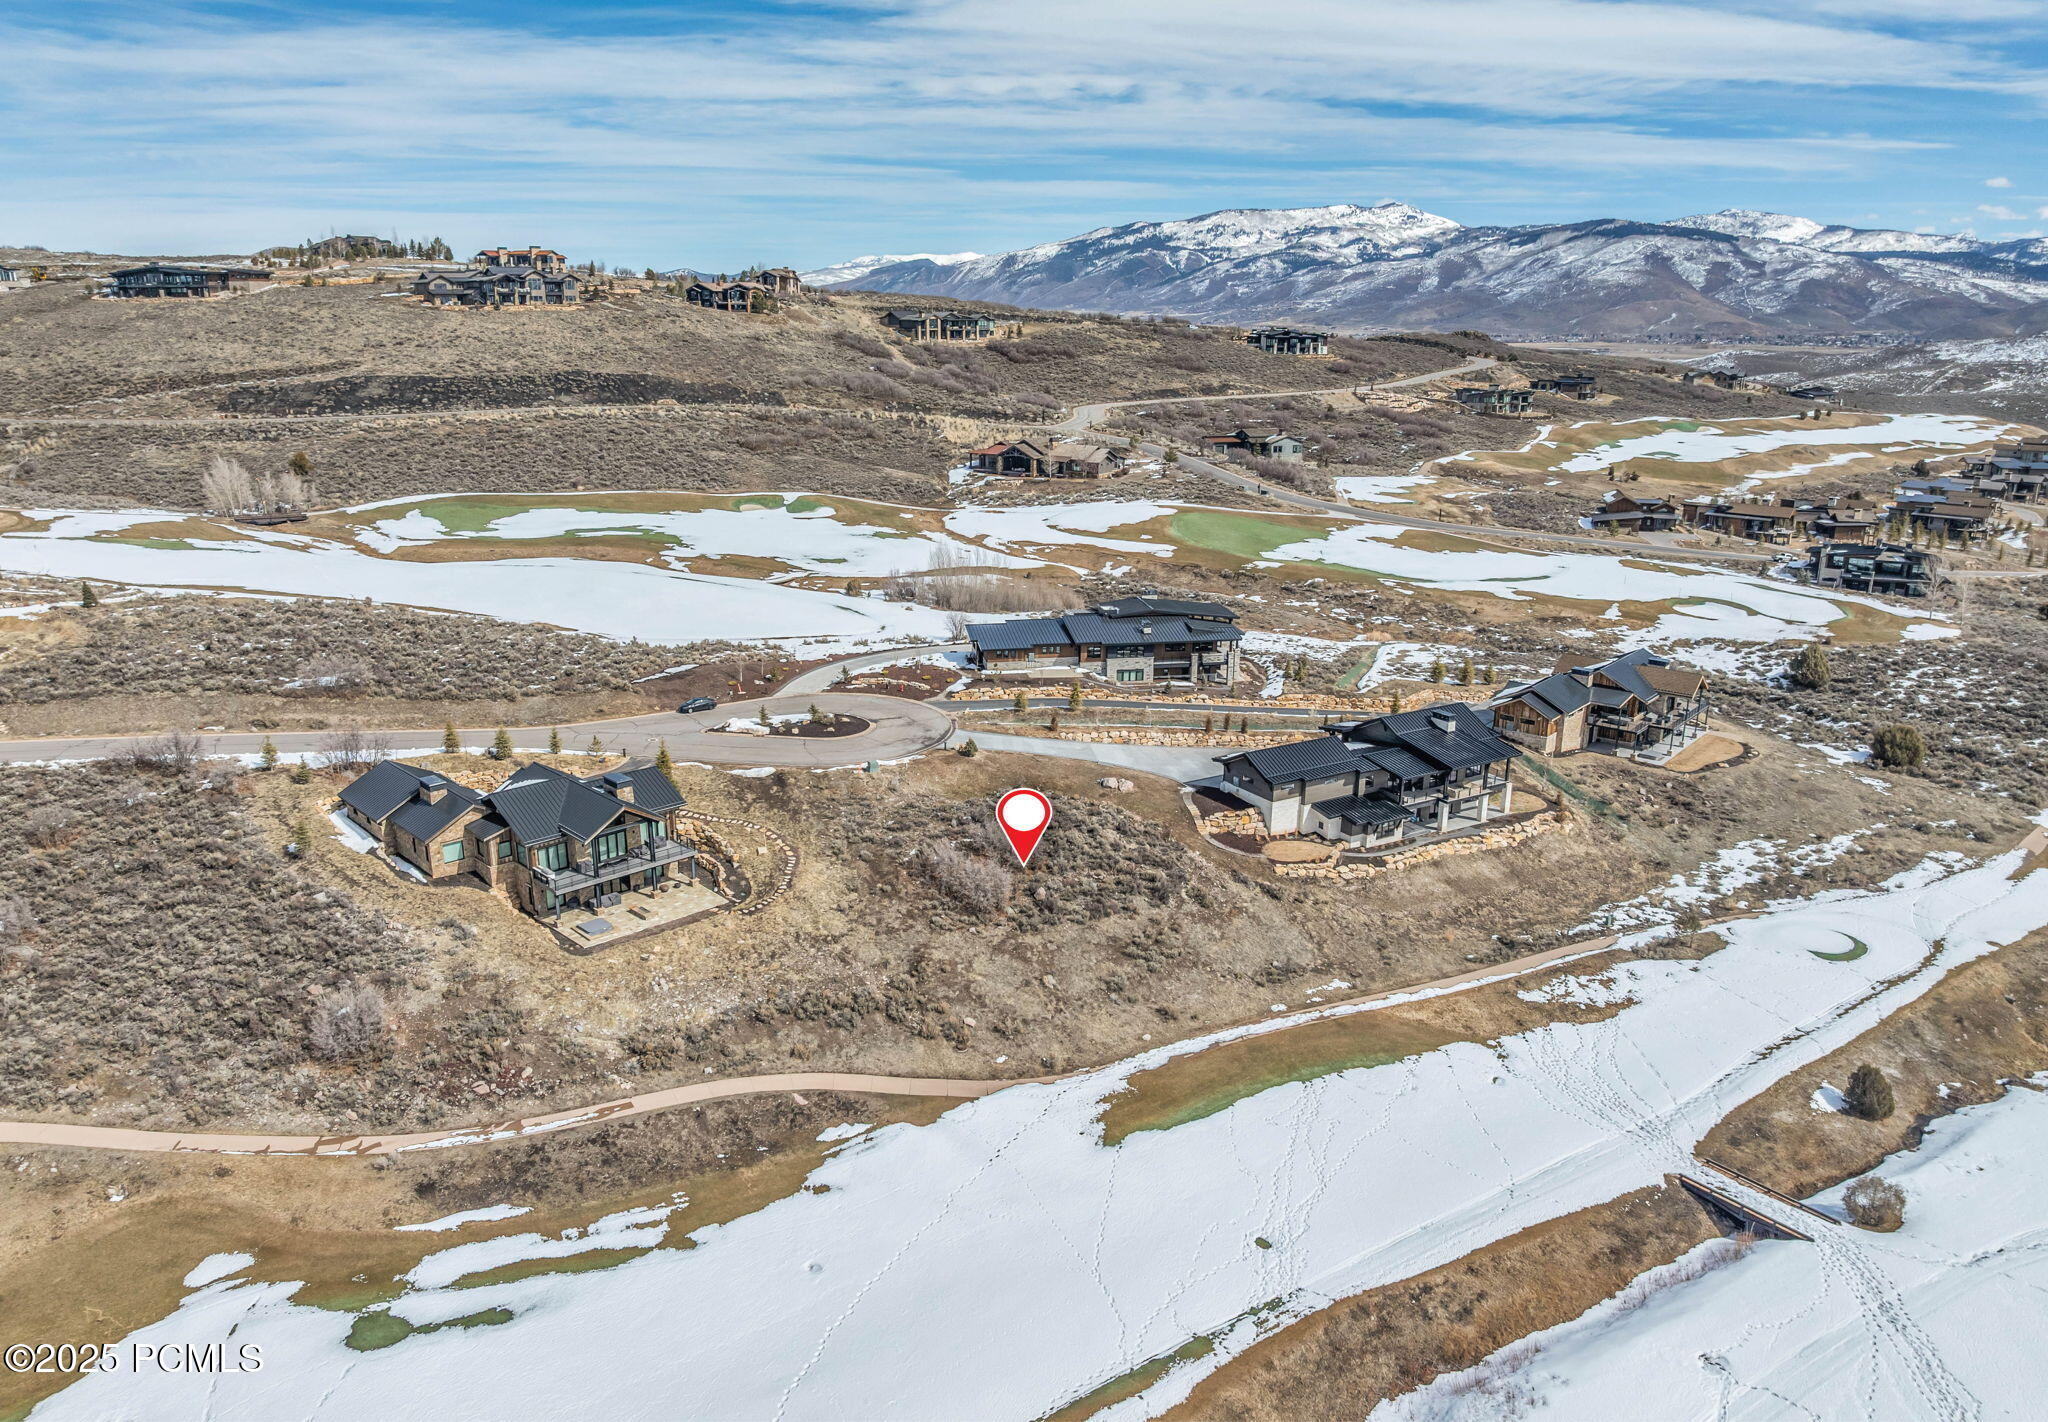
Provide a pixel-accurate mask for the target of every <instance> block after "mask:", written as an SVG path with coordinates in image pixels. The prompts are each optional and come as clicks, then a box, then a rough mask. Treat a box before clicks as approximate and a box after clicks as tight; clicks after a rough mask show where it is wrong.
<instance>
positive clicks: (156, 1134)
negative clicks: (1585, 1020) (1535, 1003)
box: [0, 936, 1615, 1156]
mask: <svg viewBox="0 0 2048 1422" xmlns="http://www.w3.org/2000/svg"><path fill="white" fill-rule="evenodd" d="M1614 942H1615V939H1614V938H1613V937H1612V936H1609V937H1606V938H1599V939H1594V940H1591V941H1589V942H1584V943H1568V944H1565V945H1563V946H1561V947H1557V948H1548V949H1545V950H1544V951H1543V952H1541V953H1531V954H1529V955H1527V956H1526V957H1521V958H1516V959H1514V960H1512V961H1511V962H1506V963H1496V964H1494V965H1492V966H1490V967H1484V968H1472V969H1469V970H1468V971H1466V972H1462V973H1455V974H1452V975H1451V976H1449V977H1444V978H1435V979H1432V980H1431V981H1429V982H1425V983H1416V984H1413V985H1411V986H1407V987H1399V988H1389V989H1387V990H1385V991H1383V992H1375V993H1367V994H1365V995H1363V996H1360V997H1355V998H1348V999H1340V1000H1337V1001H1332V1002H1325V1003H1320V1004H1318V1005H1316V1006H1315V1007H1311V1008H1303V1009H1301V1010H1300V1011H1299V1012H1296V1013H1293V1014H1289V1015H1288V1016H1287V1017H1275V1018H1263V1019H1260V1020H1261V1021H1267V1022H1284V1021H1288V1020H1290V1019H1291V1018H1301V1019H1307V1018H1310V1017H1314V1016H1318V1015H1321V1014H1324V1013H1327V1012H1329V1011H1330V1009H1332V1008H1334V1007H1356V1006H1364V1005H1366V1004H1369V1003H1375V1002H1383V1001H1386V1000H1388V999H1390V998H1396V997H1405V996H1408V995H1410V994H1413V993H1417V992H1426V991H1432V990H1448V989H1459V988H1466V987H1472V986H1476V985H1478V984H1481V983H1487V982H1494V981H1498V980H1500V979H1504V978H1514V977H1519V976H1521V975H1523V974H1525V973H1531V972H1535V971H1537V970H1538V969H1541V968H1545V967H1549V966H1550V965H1552V964H1554V963H1559V962H1563V961H1565V960H1567V959H1571V958H1579V957H1585V956H1588V955H1590V954H1593V953H1598V952H1602V951H1604V950H1606V949H1608V948H1611V947H1613V946H1614ZM1093 1070H1097V1068H1094V1067H1086V1068H1083V1069H1082V1070H1081V1071H1077V1072H1073V1073H1070V1075H1073V1076H1079V1075H1083V1074H1085V1073H1086V1072H1088V1071H1093ZM1064 1079H1065V1078H1063V1077H1017V1078H1012V1079H1010V1080H1006V1081H968V1080H962V1079H958V1078H951V1077H920V1076H870V1075H864V1074H861V1073H856V1072H829V1071H803V1072H776V1073H771V1074H769V1075H766V1076H742V1077H733V1078H730V1079H728V1080H725V1081H701V1082H691V1083H690V1084H689V1085H687V1086H672V1087H669V1088H667V1089H666V1090H662V1091H648V1092H642V1093H641V1094H639V1095H636V1096H621V1097H617V1098H615V1099H613V1100H610V1101H604V1102H600V1103H599V1104H597V1105H595V1106H582V1107H576V1108H573V1109H571V1110H567V1111H553V1112H548V1113H546V1114H544V1115H536V1116H514V1117H511V1118H509V1119H506V1120H501V1121H489V1122H485V1123H483V1124H481V1125H475V1126H457V1127H452V1128H450V1129H447V1130H439V1131H408V1132H388V1133H384V1132H365V1133H360V1134H355V1135H331V1136H293V1135H241V1134H235V1133H230V1132H220V1131H145V1130H135V1129H131V1128H129V1127H126V1126H74V1125H65V1124H58V1123H55V1122H47V1121H0V1145H47V1146H72V1147H78V1148H81V1149H86V1150H139V1151H156V1152H170V1151H188V1152H198V1153H202V1154H213V1155H302V1156H364V1155H392V1154H395V1153H397V1152H399V1151H406V1150H425V1149H430V1148H433V1147H439V1146H460V1145H483V1144H490V1143H494V1142H498V1141H509V1140H518V1139H520V1138H521V1137H525V1136H531V1135H537V1134H540V1133H542V1132H546V1131H558V1130H563V1129H566V1128H569V1127H574V1126H588V1125H595V1124H596V1123H598V1122H600V1121H616V1120H621V1119H623V1118H625V1117H628V1116H644V1115H646V1114H647V1113H649V1112H651V1111H667V1110H672V1109H673V1108H675V1107H677V1106H690V1105H695V1104H697V1103H699V1102H704V1101H721V1100H725V1099H727V1098H729V1097H734V1096H760V1095H764V1094H770V1093H775V1092H788V1091H846V1092H854V1093H857V1094H868V1095H875V1096H936V1097H944V1098H950V1099H957V1100H963V1101H966V1100H972V1099H974V1098H976V1097H979V1096H987V1095H990V1094H992V1093H994V1092H997V1091H1001V1090H1003V1089H1004V1088H1006V1087H1011V1086H1023V1085H1029V1084H1033V1083H1045V1082H1049V1081H1060V1080H1064Z"/></svg>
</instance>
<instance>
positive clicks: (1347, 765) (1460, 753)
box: [1216, 701, 1522, 849]
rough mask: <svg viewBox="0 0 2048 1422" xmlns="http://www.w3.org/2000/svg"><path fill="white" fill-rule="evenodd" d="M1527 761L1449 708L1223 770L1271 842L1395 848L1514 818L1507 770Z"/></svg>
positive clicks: (1283, 749) (1351, 726) (1267, 751)
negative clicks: (1316, 840) (1299, 839)
mask: <svg viewBox="0 0 2048 1422" xmlns="http://www.w3.org/2000/svg"><path fill="white" fill-rule="evenodd" d="M1521 754H1522V753H1521V752H1520V751H1518V750H1516V749H1515V748H1514V747H1513V746H1512V745H1510V744H1508V742H1507V741H1506V740H1504V739H1502V738H1501V737H1500V736H1499V735H1498V734H1496V733H1495V731H1494V728H1493V727H1492V726H1491V725H1489V724H1488V723H1487V721H1486V718H1485V717H1484V716H1482V715H1480V714H1479V713H1478V712H1476V711H1474V710H1473V709H1472V708H1471V707H1470V706H1467V705H1465V704H1464V703H1463V702H1461V701H1446V702H1444V703H1442V704H1441V705H1437V706H1425V707H1422V708H1420V709H1418V710H1415V711H1397V712H1395V713H1394V714H1393V715H1391V716H1379V717H1375V718H1374V719H1372V720H1369V721H1351V722H1345V723H1341V724H1338V725H1334V726H1330V727H1328V728H1327V729H1326V730H1325V733H1324V734H1323V735H1320V736H1317V737H1315V738H1314V739H1312V740H1306V741H1291V742H1289V743H1287V744H1285V745H1277V746H1261V747H1259V748H1258V749H1256V750H1247V751H1236V752H1233V753H1232V754H1230V755H1219V756H1217V757H1216V762H1217V764H1219V765H1221V766H1222V767H1223V775H1222V783H1223V785H1224V786H1225V787H1226V788H1227V789H1228V790H1229V791H1230V793H1231V794H1233V795H1235V796H1237V797H1238V798H1239V799H1241V800H1243V801H1245V802H1246V803H1248V804H1250V805H1252V806H1253V807H1254V808H1256V809H1257V810H1258V812H1259V815H1260V817H1261V818H1262V819H1263V820H1264V822H1265V826H1266V829H1267V831H1268V832H1269V833H1272V834H1307V835H1316V836H1319V837H1321V838H1323V839H1327V840H1332V841H1335V842H1337V843H1340V844H1348V845H1351V846H1352V847H1354V848H1360V849H1386V848H1393V847H1396V846H1406V845H1409V844H1414V843H1419V842H1423V841H1427V840H1432V839H1438V838H1441V837H1443V836H1446V835H1452V834H1459V833H1462V832H1464V831H1466V830H1472V829H1477V828H1478V827H1479V826H1481V825H1483V824H1485V823H1486V822H1487V821H1488V820H1491V819H1496V818H1498V817H1499V816H1501V815H1504V814H1507V813H1509V811H1510V810H1511V809H1512V808H1513V803H1514V791H1513V790H1512V789H1511V788H1510V786H1509V783H1508V770H1509V767H1510V766H1511V765H1512V764H1513V762H1514V761H1516V760H1517V759H1519V758H1520V757H1521Z"/></svg>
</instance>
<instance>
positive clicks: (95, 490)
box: [0, 282, 1509, 505]
mask: <svg viewBox="0 0 2048 1422" xmlns="http://www.w3.org/2000/svg"><path fill="white" fill-rule="evenodd" d="M889 304H899V305H900V304H903V299H901V298H895V299H889V300H885V299H884V298H881V297H877V296H868V295H864V294H842V295H836V296H833V297H830V298H817V299H807V300H803V301H797V302H790V303H786V304H785V305H784V307H783V308H782V309H781V310H779V311H776V312H770V313H761V314H755V315H736V314H728V313H718V312H710V311H704V310H701V309H698V308H696V307H693V306H690V305H689V304H688V303H687V302H685V301H683V300H682V299H681V298H679V297H675V296H671V295H668V294H666V293H665V292H662V291H658V290H650V291H635V292H624V293H621V294H619V295H616V296H613V297H611V298H609V299H606V300H602V301H598V302H594V303H592V304H589V305H586V306H579V307H566V308H526V309H517V310H500V311H465V310H441V309H432V308H428V307H424V306H421V305H419V304H417V303H416V302H414V301H413V300H411V299H410V298H408V297H406V296H404V295H403V294H402V293H401V292H400V290H399V288H398V287H397V286H396V285H395V284H391V283H371V284H364V285H349V286H319V287H303V286H279V287H275V288H271V289H268V290H264V291H258V292H251V293H246V294H239V295H235V296H231V297H228V298H225V299H220V300H213V301H202V302H179V301H135V302H119V301H111V300H94V299H88V298H87V297H86V295H85V288H84V287H83V286H81V285H79V284H77V283H69V282H66V283H49V284H47V285H44V286H38V287H34V288H31V289H29V290H27V291H23V292H19V293H16V294H14V295H13V296H11V297H10V298H9V299H8V302H7V304H6V306H5V307H4V308H0V476H4V478H5V479H6V481H7V484H8V485H11V486H12V488H13V489H14V490H15V491H16V493H17V494H18V496H20V497H24V498H27V497H38V496H40V497H64V498H68V499H73V500H81V501H85V502H94V501H100V500H116V501H136V500H149V501H152V502H157V503H164V504H171V505H190V504H192V503H194V502H195V501H196V500H197V498H198V491H197V481H198V474H199V471H200V470H201V469H202V468H203V467H204V465H205V464H206V462H207V460H208V459H209V458H210V457H212V456H213V455H216V454H224V455H229V456H232V457H235V458H238V459H241V460H242V461H243V462H245V463H246V464H248V465H250V466H251V467H252V468H257V469H263V468H275V467H278V466H280V465H281V464H282V463H283V462H284V461H285V460H287V459H289V458H290V457H291V456H292V455H293V454H295V453H299V452H304V453H306V454H307V455H308V456H309V457H310V458H311V459H312V461H313V464H314V468H315V471H316V480H317V482H318V484H319V486H320V489H321V491H322V493H323V494H324V495H325V497H326V498H327V499H328V500H330V501H351V502H352V501H359V500H367V499H372V498H378V497H389V496H395V495H403V494H408V493H425V492H443V491H458V490H466V489H504V490H513V489H519V490H524V489H534V490H539V489H571V488H577V487H585V488H600V487H601V488H686V489H718V488H757V487H770V488H776V487H792V486H797V485H800V486H802V487H805V488H811V489H819V490H823V491H825V492H830V493H841V494H848V495H863V496H868V497H877V498H893V499H902V500H910V499H920V498H921V499H924V500H927V501H929V500H932V499H935V498H936V497H938V496H939V495H941V494H943V492H944V489H945V485H944V481H943V477H942V476H943V473H944V471H945V470H946V469H947V468H948V467H950V466H951V464H952V463H953V462H954V461H955V460H956V458H957V457H958V455H959V453H960V451H961V449H962V448H963V447H964V444H965V441H966V440H967V439H969V438H982V437H986V434H987V432H989V431H1003V430H1010V431H1021V430H1024V429H1028V428H1030V427H1031V426H1032V425H1034V424H1036V423H1040V422H1043V421H1045V420H1046V419H1048V418H1049V417H1053V416H1055V415H1056V414H1057V413H1058V412H1059V411H1061V410H1063V409H1064V408H1066V407H1069V406H1071V405H1073V404H1075V403H1078V402H1085V401H1095V400H1115V399H1130V398H1142V397H1148V396H1154V395H1157V396H1162V397H1164V396H1175V395H1191V394H1219V393H1227V392H1236V391H1257V390H1276V391H1277V390H1298V389H1319V388H1330V389H1342V388H1345V387H1347V386H1350V385H1355V384H1359V383H1363V382H1369V381H1376V380H1384V379H1389V378H1394V377H1398V376H1401V375H1406V374H1412V373H1419V372H1422V371H1427V370H1435V369H1442V368H1445V367H1447V366H1450V365H1454V364H1456V363H1457V362H1459V361H1460V360H1462V359H1464V358H1466V357H1467V356H1469V355H1472V354H1497V355H1505V354H1509V352H1507V351H1506V349H1505V348H1503V347H1500V346H1498V345H1496V344H1495V343H1493V342H1491V341H1488V340H1486V339H1485V338H1483V337H1465V336H1424V337H1385V338H1377V339H1373V340H1352V339H1348V338H1346V339H1340V340H1338V341H1337V342H1336V343H1335V347H1334V350H1335V356H1336V358H1335V359H1332V360H1328V361H1317V360H1301V359H1297V358H1293V357H1287V356H1271V355H1266V354H1263V353H1261V352H1259V351H1257V350H1255V349H1253V348H1251V347H1250V346H1247V345H1246V344H1245V343H1244V342H1243V341H1242V340H1241V339H1239V337H1238V334H1237V333H1236V332H1234V331H1231V330H1228V329H1221V328H1219V329H1202V328H1196V327H1190V326H1187V325H1184V324H1181V323H1177V322H1154V321H1143V320H1129V319H1123V318H1117V317H1109V316H1090V315H1084V314H1077V313H1071V312H1020V313H1013V314H1015V315H1016V316H1018V317H1020V318H1021V319H1022V321H1023V332H1022V334H1021V336H1019V337H1016V338H1013V339H1007V340H1002V341H996V342H991V343H988V344H986V345H979V346H972V345H947V344H931V345H920V344H917V343H912V342H905V341H901V340H897V339H895V338H893V337H891V336H890V335H888V334H887V333H886V331H885V329H884V328H883V327H882V325H881V324H880V320H879V317H880V314H881V312H882V311H883V310H884V309H885V308H886V306H887V305H889ZM949 305H956V306H957V305H960V303H949ZM969 305H970V306H971V305H972V303H969ZM991 309H995V308H991ZM305 416H314V417H321V418H312V419H305V418H299V417H305ZM10 417H12V418H10ZM50 417H56V422H54V423H53V422H49V419H50ZM251 417H254V418H251ZM80 419H85V420H90V421H94V423H75V422H74V423H66V422H64V421H66V420H70V421H77V420H80ZM108 421H114V422H113V423H108ZM1424 452H1427V451H1424ZM1381 453H1382V455H1383V457H1384V458H1385V459H1386V460H1389V461H1394V462H1399V461H1401V460H1405V459H1407V458H1409V457H1410V452H1409V449H1408V446H1407V445H1406V444H1405V443H1404V442H1403V441H1402V440H1401V439H1400V438H1399V437H1398V432H1397V433H1396V435H1395V436H1394V437H1392V438H1391V439H1390V441H1389V444H1388V447H1387V449H1386V450H1384V451H1382V452H1381Z"/></svg>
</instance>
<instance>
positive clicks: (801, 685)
mask: <svg viewBox="0 0 2048 1422" xmlns="http://www.w3.org/2000/svg"><path fill="white" fill-rule="evenodd" d="M972 645H973V644H972V643H971V642H935V643H933V644H932V645H931V646H929V647H907V648H903V647H899V648H898V649H897V650H895V651H893V652H870V653H868V654H867V655H866V656H860V657H845V658H842V659H841V660H839V661H836V662H828V663H827V664H826V665H824V666H822V667H813V668H811V669H810V670H809V671H807V672H803V673H801V674H799V675H797V676H793V677H791V678H790V679H789V680H788V681H786V682H784V683H783V684H782V690H781V691H780V692H779V693H777V694H778V695H781V696H808V695H811V694H812V693H814V692H819V691H830V690H831V689H832V688H833V687H835V686H837V685H838V684H839V673H840V672H841V671H848V672H860V671H867V670H869V669H871V668H874V667H886V666H888V665H890V664H891V663H892V662H905V661H915V660H917V659H919V658H921V657H929V656H937V655H939V654H940V653H942V652H964V651H967V650H968V649H969V648H970V647H971V646H972Z"/></svg>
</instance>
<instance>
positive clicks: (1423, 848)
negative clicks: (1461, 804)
mask: <svg viewBox="0 0 2048 1422" xmlns="http://www.w3.org/2000/svg"><path fill="white" fill-rule="evenodd" d="M1570 828H1571V824H1570V821H1569V820H1567V819H1566V818H1565V816H1563V815H1562V814H1560V813H1559V812H1558V811H1556V810H1546V811H1544V812H1543V813H1541V814H1538V815H1536V816H1534V817H1533V818H1531V819H1526V820H1519V821H1517V822H1516V823H1514V824H1511V825H1503V826H1501V827H1500V828H1498V829H1484V830H1481V831H1479V833H1477V834H1468V835H1460V836H1459V837H1458V838H1456V839H1447V840H1444V841H1442V842H1441V843H1438V844H1425V845H1420V846H1418V847H1417V848H1414V849H1410V850H1404V851H1402V852H1400V853H1398V854H1390V855H1388V856H1387V857H1386V858H1385V859H1383V860H1381V861H1380V862H1379V863H1378V864H1275V865H1274V866H1273V872H1274V873H1275V874H1276V875H1278V876H1279V877H1281V878H1283V879H1339V880H1347V881H1349V880H1357V879H1371V878H1375V877H1377V876H1379V875H1381V874H1385V873H1388V872H1389V871H1391V870H1396V869H1408V868H1412V867H1414V866H1415V865H1417V864H1427V863H1428V862H1429V861H1430V860H1432V859H1448V858H1450V857H1451V856H1452V855H1456V854H1483V853H1485V852H1486V851H1488V850H1492V849H1505V848H1507V847H1508V846H1509V845H1513V844H1520V843H1522V842H1523V841H1524V840H1528V839H1534V838H1535V837H1536V836H1537V835H1540V834H1557V833H1562V832H1566V831H1569V830H1570Z"/></svg>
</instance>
